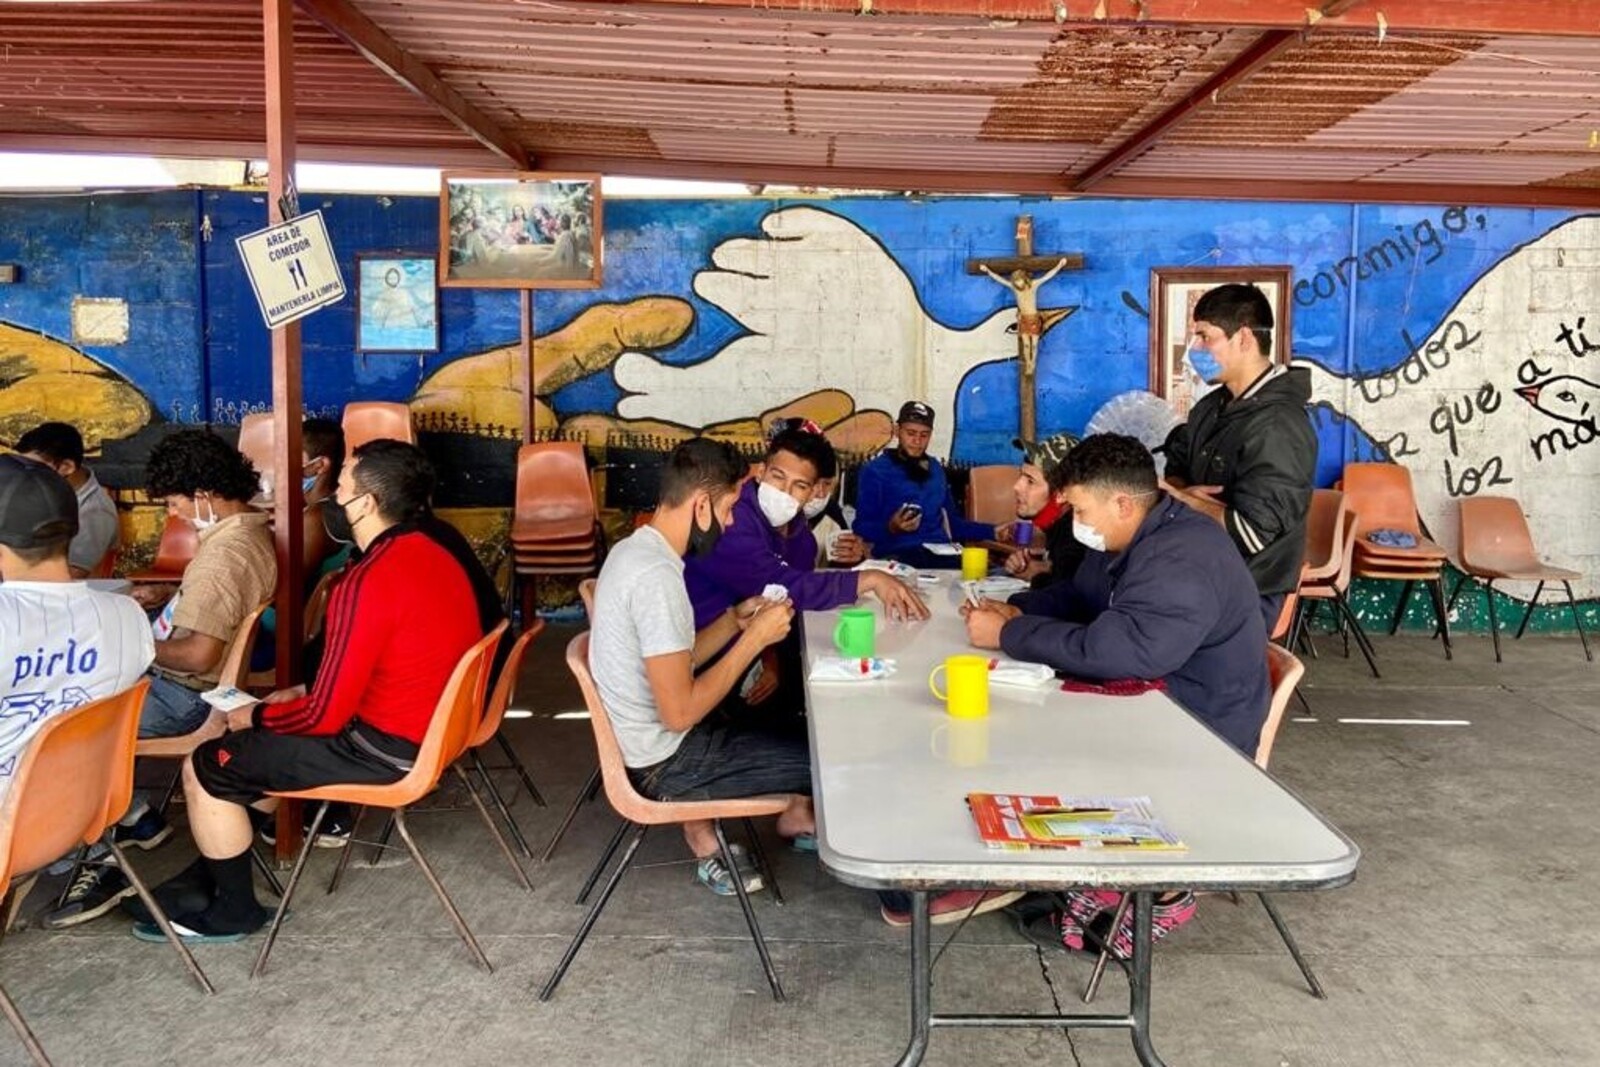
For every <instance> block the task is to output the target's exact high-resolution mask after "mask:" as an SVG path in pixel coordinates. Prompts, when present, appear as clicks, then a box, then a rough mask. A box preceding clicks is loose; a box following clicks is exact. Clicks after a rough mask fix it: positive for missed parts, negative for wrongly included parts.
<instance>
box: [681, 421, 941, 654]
mask: <svg viewBox="0 0 1600 1067" xmlns="http://www.w3.org/2000/svg"><path fill="white" fill-rule="evenodd" d="M832 448H833V446H832V445H830V444H829V443H828V439H827V438H826V437H823V436H822V435H821V434H820V433H811V432H809V431H807V430H803V429H786V430H782V431H780V432H779V433H778V435H777V436H776V437H774V438H773V439H772V442H771V444H770V445H768V447H767V456H766V459H765V460H764V461H763V462H762V463H760V464H758V465H757V467H756V471H755V475H754V476H753V477H752V478H751V479H750V480H749V481H747V482H745V484H744V487H743V488H742V489H741V490H740V491H739V501H738V503H736V504H734V506H733V514H734V523H733V525H732V526H731V527H729V528H728V529H727V530H726V531H724V533H723V535H722V537H721V538H719V539H718V540H717V547H716V548H715V549H713V550H712V552H711V554H710V555H708V556H704V557H700V558H694V559H690V560H689V561H688V566H687V568H686V569H685V572H684V578H685V581H686V582H687V584H688V586H689V599H690V600H691V601H692V602H693V604H694V619H695V625H696V626H697V627H698V626H701V625H702V624H704V623H706V622H708V621H709V620H711V619H714V618H716V617H717V616H718V615H720V614H721V613H722V612H724V611H726V610H727V609H728V608H730V607H732V606H733V605H735V604H738V603H740V602H741V601H744V600H746V599H748V598H750V597H753V596H760V595H761V593H762V591H763V590H765V589H766V587H767V586H769V585H781V586H783V587H784V588H785V589H786V590H788V592H789V601H790V603H792V604H793V605H794V608H795V610H796V611H828V610H830V609H832V608H838V607H843V606H844V605H846V604H854V603H855V602H856V601H857V600H859V599H860V598H861V597H862V596H863V595H864V594H867V593H871V594H872V595H873V596H875V597H877V598H878V599H879V600H881V601H883V605H884V609H885V611H886V612H887V613H888V615H889V616H890V617H891V618H905V619H925V618H927V617H928V606H927V605H926V604H924V603H923V602H922V599H921V598H920V597H918V596H917V594H916V593H915V592H913V591H912V590H911V589H910V587H908V586H907V585H906V584H905V583H904V582H902V581H900V580H899V579H898V578H894V577H892V576H890V575H889V574H887V573H885V572H884V571H832V570H825V571H819V570H816V569H815V561H816V557H817V545H816V540H815V538H813V537H812V535H811V529H810V526H809V525H808V524H807V523H806V520H805V516H804V515H803V514H802V513H801V509H802V508H803V507H804V505H805V503H806V501H808V500H810V499H811V488H812V486H813V485H814V484H815V482H816V480H817V472H818V470H819V469H820V468H821V467H822V466H823V465H824V463H825V460H824V459H823V457H824V456H825V455H826V453H827V452H830V451H832Z"/></svg>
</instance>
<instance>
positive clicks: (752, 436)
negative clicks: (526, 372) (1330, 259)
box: [411, 297, 893, 455]
mask: <svg viewBox="0 0 1600 1067" xmlns="http://www.w3.org/2000/svg"><path fill="white" fill-rule="evenodd" d="M692 325H694V309H693V308H692V307H691V306H690V305H689V304H688V303H687V302H686V301H683V300H680V299H677V298H676V297H641V298H640V299H638V300H633V301H630V302H628V303H625V304H614V303H607V304H596V305H594V306H592V307H589V308H586V309H585V310H584V311H583V312H582V313H580V314H579V315H578V316H577V317H576V318H574V319H573V320H572V321H571V322H569V323H568V324H567V325H565V326H563V327H562V328H561V329H559V330H557V331H555V332H554V333H550V334H546V335H544V336H542V337H536V338H534V342H533V363H534V392H535V401H534V428H535V429H536V430H540V431H550V430H560V431H561V432H562V433H563V434H564V435H566V436H568V437H573V438H577V437H581V438H583V439H585V440H587V441H588V443H589V444H591V445H596V446H598V445H603V444H604V443H605V442H606V439H607V438H608V437H609V436H611V435H614V434H624V435H645V436H650V437H656V438H660V439H663V440H664V441H677V440H682V439H684V438H687V437H693V436H695V435H696V434H699V433H705V434H707V435H709V436H712V437H716V438H719V439H722V440H727V441H732V442H734V443H736V444H744V445H754V444H759V443H760V442H761V441H763V440H764V438H765V428H766V427H767V426H768V425H770V424H771V423H772V422H773V420H775V419H780V418H796V417H797V418H806V419H810V420H811V421H813V422H815V423H816V424H817V425H819V426H821V427H822V428H823V430H824V432H825V433H826V434H827V437H828V440H829V441H831V442H832V443H833V446H834V447H835V448H836V449H838V450H839V451H840V452H843V453H846V454H852V455H864V454H868V453H871V452H874V451H876V450H877V449H879V448H882V447H883V446H884V445H885V444H886V443H887V442H888V440H889V438H890V435H891V434H892V433H893V422H892V420H891V419H890V417H889V415H888V414H887V413H886V412H882V411H876V410H868V411H857V410H856V409H855V400H854V399H853V398H852V397H851V396H850V395H849V394H848V393H845V392H841V391H839V390H837V389H819V390H817V391H815V392H812V393H807V394H805V395H804V396H800V397H796V398H795V399H793V400H790V401H788V402H787V403H784V404H782V405H780V406H778V407H775V408H768V409H766V410H763V411H753V412H751V413H750V415H749V416H748V417H745V418H740V419H731V420H727V421H723V422H718V423H715V424H712V425H707V426H689V425H685V424H683V423H677V422H669V421H665V420H660V419H625V418H621V417H620V416H617V415H614V414H610V413H607V412H591V413H583V414H579V415H575V416H572V417H570V418H567V419H565V420H561V419H558V418H557V417H556V414H555V412H554V411H553V410H552V409H551V408H550V406H549V405H548V404H547V403H545V401H544V400H543V399H540V398H542V397H548V396H549V395H550V394H552V393H554V392H555V391H556V390H557V389H560V388H561V387H562V386H565V385H568V384H570V383H572V382H575V381H577V380H579V379H580V378H583V377H586V376H587V375H590V374H594V373H596V372H598V371H603V370H606V369H607V368H609V367H610V366H611V365H612V364H613V363H615V362H616V360H617V358H618V357H619V356H621V355H622V354H623V353H624V352H629V351H650V350H654V349H660V348H665V347H667V346H668V345H671V344H674V343H675V342H677V341H678V340H680V339H681V338H682V337H683V336H684V334H686V333H687V332H688V331H689V328H690V327H691V326H692ZM519 358H520V357H519V354H518V350H517V346H516V345H507V346H505V347H502V348H494V349H490V350H489V351H487V352H482V353H479V354H477V355H474V356H466V357H464V358H462V359H458V360H456V361H455V362H453V363H451V364H449V365H448V366H445V367H442V368H440V369H439V370H438V371H436V372H434V373H433V374H431V375H429V376H428V378H426V379H425V380H424V381H423V382H422V384H421V385H420V386H418V388H417V392H416V395H415V396H414V397H412V400H411V410H412V412H413V413H414V414H415V415H416V416H417V419H418V425H419V426H422V427H424V428H427V427H428V426H429V425H430V423H431V424H434V425H439V424H441V423H444V422H446V420H448V422H450V423H453V424H455V425H463V426H473V425H476V426H485V427H497V428H499V427H506V428H511V429H516V428H519V427H520V426H521V425H522V404H523V397H522V390H521V387H520V383H521V380H522V375H521V369H520V367H519V366H518V360H519Z"/></svg>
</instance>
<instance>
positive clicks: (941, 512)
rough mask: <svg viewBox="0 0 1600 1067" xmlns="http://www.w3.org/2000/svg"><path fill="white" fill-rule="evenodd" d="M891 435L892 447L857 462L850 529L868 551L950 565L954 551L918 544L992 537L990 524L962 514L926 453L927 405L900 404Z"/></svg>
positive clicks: (928, 431)
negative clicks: (941, 552) (948, 553)
mask: <svg viewBox="0 0 1600 1067" xmlns="http://www.w3.org/2000/svg"><path fill="white" fill-rule="evenodd" d="M895 436H896V438H897V440H896V442H895V446H894V447H893V448H890V449H887V450H886V451H884V452H881V453H879V454H878V455H877V456H876V457H875V458H874V459H873V460H872V461H871V462H870V463H868V464H867V465H866V466H864V467H862V468H861V474H860V483H859V488H858V490H857V494H856V522H855V532H856V533H857V534H859V535H860V537H861V539H862V540H864V541H866V542H867V543H868V544H870V545H871V546H872V554H873V555H874V556H877V557H880V558H884V559H898V560H902V561H903V562H906V563H910V564H912V565H913V566H917V567H954V566H956V565H957V563H958V560H957V559H956V558H955V557H948V556H936V555H934V554H933V553H930V552H929V551H928V550H927V549H925V548H924V547H923V546H924V545H926V544H930V543H949V542H950V541H987V540H992V539H993V538H994V537H995V536H996V534H995V528H994V527H993V526H990V525H989V524H988V523H984V522H972V521H970V520H968V519H965V518H962V516H961V509H960V508H958V507H956V503H955V499H954V498H953V497H952V496H951V495H950V483H949V482H948V481H947V480H946V478H945V473H944V466H943V464H941V463H940V462H939V461H938V460H936V459H934V458H933V457H932V456H930V455H928V444H929V442H930V441H932V439H933V409H932V408H930V407H929V406H928V405H926V404H923V403H921V402H919V401H916V400H908V401H906V402H905V403H904V404H902V405H901V406H900V417H899V419H897V420H896V423H895Z"/></svg>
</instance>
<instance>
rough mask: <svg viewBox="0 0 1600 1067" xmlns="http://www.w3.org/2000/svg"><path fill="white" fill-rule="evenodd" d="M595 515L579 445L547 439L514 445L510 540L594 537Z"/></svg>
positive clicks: (534, 541)
mask: <svg viewBox="0 0 1600 1067" xmlns="http://www.w3.org/2000/svg"><path fill="white" fill-rule="evenodd" d="M597 517H598V516H597V512H596V508H595V502H594V489H593V486H592V485H591V483H590V481H589V466H588V464H587V463H586V462H585V460H584V455H583V446H582V445H581V444H579V443H577V442H576V441H546V442H542V443H540V444H531V445H523V446H522V447H521V448H520V449H518V451H517V490H516V506H515V511H514V513H513V515H512V527H511V538H512V540H513V541H514V542H517V543H519V544H522V543H528V544H531V545H542V544H545V543H549V542H566V543H572V542H581V541H582V540H583V539H584V538H590V537H592V536H593V533H594V523H595V520H596V518H597Z"/></svg>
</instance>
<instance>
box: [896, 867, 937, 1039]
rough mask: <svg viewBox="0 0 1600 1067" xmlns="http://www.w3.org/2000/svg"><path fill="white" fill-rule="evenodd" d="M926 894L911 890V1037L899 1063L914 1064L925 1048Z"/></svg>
mask: <svg viewBox="0 0 1600 1067" xmlns="http://www.w3.org/2000/svg"><path fill="white" fill-rule="evenodd" d="M929 926H930V923H929V922H928V894H927V891H926V890H921V889H918V890H914V891H913V892H912V893H911V1040H910V1041H909V1042H908V1043H907V1044H906V1050H905V1053H904V1054H903V1055H901V1057H900V1065H899V1067H917V1064H919V1063H921V1062H922V1057H923V1056H925V1055H926V1054H927V1052H928V1033H929V1031H930V1029H931V1028H932V1021H931V1020H932V1015H933V959H932V958H931V957H930V956H929V954H928V940H929V938H928V928H929Z"/></svg>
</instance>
